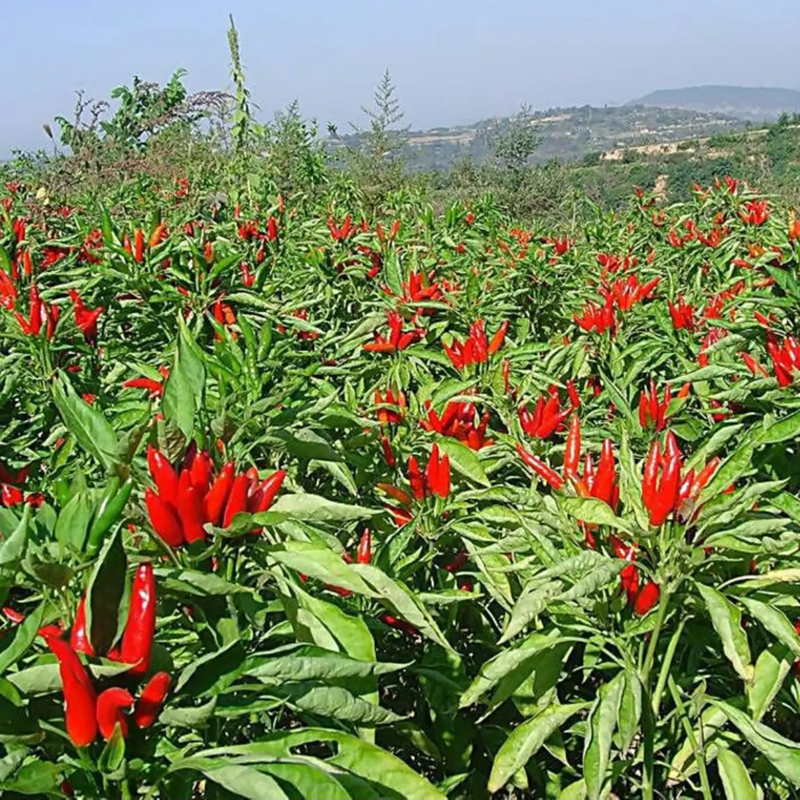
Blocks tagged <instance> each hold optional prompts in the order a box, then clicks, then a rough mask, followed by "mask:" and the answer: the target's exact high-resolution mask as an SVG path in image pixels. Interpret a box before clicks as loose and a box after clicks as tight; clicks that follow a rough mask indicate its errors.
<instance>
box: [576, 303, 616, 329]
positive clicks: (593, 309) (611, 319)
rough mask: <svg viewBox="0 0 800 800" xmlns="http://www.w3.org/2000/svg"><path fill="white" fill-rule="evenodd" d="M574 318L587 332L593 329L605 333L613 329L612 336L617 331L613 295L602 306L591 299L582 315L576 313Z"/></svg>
mask: <svg viewBox="0 0 800 800" xmlns="http://www.w3.org/2000/svg"><path fill="white" fill-rule="evenodd" d="M572 318H573V319H574V320H575V322H577V323H578V325H579V326H580V327H581V328H582V329H583V330H585V331H586V332H587V333H591V332H592V331H597V333H605V331H607V330H610V331H611V335H612V336H613V335H614V334H615V333H616V328H617V316H616V313H615V311H614V300H613V298H611V297H607V298H606V301H605V303H604V304H603V305H602V306H598V305H597V304H596V303H592V302H591V301H590V302H588V303H586V304H585V305H584V307H583V313H582V314H581V315H580V316H578V315H577V314H575V315H573V317H572Z"/></svg>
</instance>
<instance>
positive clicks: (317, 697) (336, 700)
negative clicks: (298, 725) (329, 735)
mask: <svg viewBox="0 0 800 800" xmlns="http://www.w3.org/2000/svg"><path fill="white" fill-rule="evenodd" d="M270 691H271V692H272V693H274V694H275V695H276V696H278V697H283V698H285V699H286V700H287V702H288V703H290V704H291V705H293V706H294V707H295V708H297V709H298V710H299V711H301V712H305V713H308V714H318V715H321V716H324V717H330V718H331V719H335V720H339V721H343V722H353V723H357V724H359V725H386V724H388V723H390V722H399V721H400V720H401V719H402V717H401V716H399V715H398V714H394V713H393V712H391V711H389V710H388V709H385V708H381V707H380V706H378V705H375V704H374V703H370V702H368V701H366V700H362V699H361V698H360V697H356V696H355V695H354V694H352V693H351V692H349V691H347V689H345V688H343V687H342V686H335V685H331V684H318V683H311V682H308V681H304V682H298V683H284V684H282V685H281V686H279V687H276V688H273V689H271V690H270Z"/></svg>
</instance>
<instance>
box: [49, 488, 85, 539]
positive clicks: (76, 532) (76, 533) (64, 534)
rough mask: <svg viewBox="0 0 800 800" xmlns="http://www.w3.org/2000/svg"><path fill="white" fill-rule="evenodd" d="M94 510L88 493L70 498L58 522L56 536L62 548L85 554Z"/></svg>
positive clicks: (78, 493)
mask: <svg viewBox="0 0 800 800" xmlns="http://www.w3.org/2000/svg"><path fill="white" fill-rule="evenodd" d="M92 510H93V509H92V503H91V501H90V500H89V495H88V494H87V493H86V492H77V493H76V494H74V495H73V496H72V497H71V498H70V500H69V502H68V503H67V504H66V506H64V508H63V509H62V510H61V513H60V514H59V515H58V519H57V520H56V527H55V535H56V539H57V540H58V543H59V544H60V545H61V546H62V547H68V548H70V549H71V550H73V551H74V552H76V553H82V552H83V546H84V543H85V541H86V534H87V533H88V532H89V522H90V521H91V519H92Z"/></svg>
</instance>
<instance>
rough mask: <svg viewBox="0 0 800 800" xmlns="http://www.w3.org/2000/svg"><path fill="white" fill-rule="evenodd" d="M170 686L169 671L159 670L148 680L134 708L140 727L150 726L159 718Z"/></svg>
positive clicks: (135, 719) (134, 716)
mask: <svg viewBox="0 0 800 800" xmlns="http://www.w3.org/2000/svg"><path fill="white" fill-rule="evenodd" d="M169 686H170V676H169V673H167V672H157V673H156V674H155V675H153V677H152V678H150V680H149V681H147V683H146V684H145V687H144V689H143V691H142V694H141V695H140V696H139V699H138V700H137V701H136V706H135V707H134V709H133V722H134V724H135V725H136V726H137V727H138V728H149V727H150V726H151V725H152V724H153V723H154V722H155V721H156V720H157V719H158V715H159V714H160V713H161V707H162V706H163V705H164V700H165V699H166V697H167V693H168V692H169Z"/></svg>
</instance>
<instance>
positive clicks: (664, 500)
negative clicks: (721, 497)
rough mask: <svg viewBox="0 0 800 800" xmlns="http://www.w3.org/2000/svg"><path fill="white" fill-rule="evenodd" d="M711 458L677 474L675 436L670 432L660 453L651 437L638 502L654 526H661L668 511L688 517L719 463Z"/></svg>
mask: <svg viewBox="0 0 800 800" xmlns="http://www.w3.org/2000/svg"><path fill="white" fill-rule="evenodd" d="M719 463H720V460H719V458H713V459H711V461H709V462H708V464H706V465H705V466H704V467H703V469H702V470H700V471H699V472H698V473H696V474H695V470H694V469H690V470H688V471H687V472H686V473H685V474H683V475H682V474H681V472H682V469H683V459H682V456H681V451H680V448H679V447H678V442H677V440H676V439H675V435H674V434H673V433H672V432H671V431H670V432H669V433H668V434H667V438H666V441H665V444H664V451H663V453H662V451H661V446H660V445H659V443H658V439H655V440H653V443H652V445H651V446H650V451H649V453H648V455H647V460H646V461H645V464H644V476H643V479H642V501H643V502H644V505H645V508H646V509H647V511H648V513H649V517H650V524H651V525H653V526H654V527H658V526H659V525H662V524H663V523H664V522H665V521H666V520H667V517H669V515H670V514H672V513H675V515H676V516H678V517H680V518H681V519H683V520H688V519H690V518H691V517H692V515H693V513H694V508H695V504H696V502H697V498H698V497H699V495H700V492H701V491H702V490H703V489H704V488H705V487H706V485H707V484H708V482H709V481H710V480H711V478H712V477H713V476H714V473H715V472H716V471H717V467H718V466H719Z"/></svg>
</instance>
